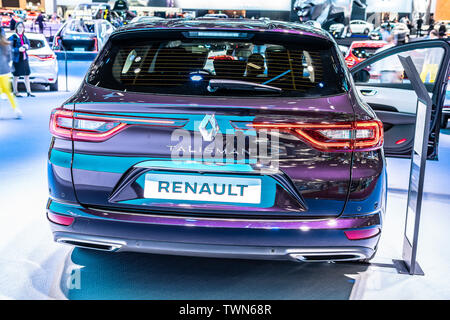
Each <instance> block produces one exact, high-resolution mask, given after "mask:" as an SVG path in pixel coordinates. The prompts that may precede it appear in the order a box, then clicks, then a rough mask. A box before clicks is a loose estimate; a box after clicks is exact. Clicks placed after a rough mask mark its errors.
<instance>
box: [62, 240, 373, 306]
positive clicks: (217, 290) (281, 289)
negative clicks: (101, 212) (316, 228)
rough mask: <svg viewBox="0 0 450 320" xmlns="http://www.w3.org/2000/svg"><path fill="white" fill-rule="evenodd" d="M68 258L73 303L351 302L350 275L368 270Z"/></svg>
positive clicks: (79, 254)
mask: <svg viewBox="0 0 450 320" xmlns="http://www.w3.org/2000/svg"><path fill="white" fill-rule="evenodd" d="M68 258H69V259H70V260H69V263H66V270H65V271H64V272H63V275H66V277H63V276H62V277H61V282H60V284H61V289H62V291H63V292H64V294H65V295H66V297H67V298H69V299H227V300H228V299H230V300H232V299H348V298H349V297H350V294H351V291H352V288H353V285H354V283H355V280H354V279H353V278H352V275H354V276H356V275H357V274H358V273H360V272H364V271H366V270H367V268H368V265H367V264H366V265H365V264H358V263H296V262H290V261H260V260H238V259H216V258H198V257H181V256H165V255H155V254H142V253H109V252H101V251H92V250H86V249H79V248H75V249H74V250H73V251H72V253H71V255H70V256H69V257H68ZM68 269H71V270H68ZM68 287H69V288H68ZM70 287H72V288H70ZM65 288H67V289H65Z"/></svg>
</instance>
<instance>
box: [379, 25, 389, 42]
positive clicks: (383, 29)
mask: <svg viewBox="0 0 450 320" xmlns="http://www.w3.org/2000/svg"><path fill="white" fill-rule="evenodd" d="M380 33H381V40H383V41H387V38H388V37H389V36H390V35H391V33H390V32H389V31H388V30H387V29H386V27H385V26H381V27H380Z"/></svg>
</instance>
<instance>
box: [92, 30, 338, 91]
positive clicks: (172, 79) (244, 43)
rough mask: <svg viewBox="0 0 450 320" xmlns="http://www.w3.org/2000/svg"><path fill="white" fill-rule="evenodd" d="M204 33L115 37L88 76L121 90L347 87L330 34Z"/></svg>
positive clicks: (299, 89)
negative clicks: (321, 36)
mask: <svg viewBox="0 0 450 320" xmlns="http://www.w3.org/2000/svg"><path fill="white" fill-rule="evenodd" d="M129 34H131V33H129ZM189 34H194V36H189ZM199 34H205V35H206V36H204V37H202V36H199ZM208 34H209V32H201V31H200V32H167V34H166V35H165V36H161V35H160V36H159V38H160V39H154V40H152V37H151V36H148V35H147V36H146V37H139V38H135V39H129V37H127V39H125V38H120V39H116V40H114V39H113V40H112V41H110V42H108V43H107V45H106V46H105V48H104V49H103V51H102V52H101V53H100V55H99V57H98V59H97V60H96V62H95V64H94V65H93V66H92V67H91V69H90V71H89V74H88V77H87V81H88V83H90V84H92V85H95V86H99V87H104V88H109V89H114V90H121V91H133V92H141V93H154V94H181V95H204V96H209V95H226V96H230V95H231V96H233V95H238V96H249V95H251V96H254V95H281V96H301V97H315V96H326V95H334V94H339V93H342V92H344V90H345V89H344V88H345V87H346V85H345V84H344V82H345V76H344V74H343V69H342V67H341V64H340V62H339V59H338V58H337V55H336V52H335V49H334V46H333V45H332V43H331V42H329V40H326V39H320V40H319V39H315V38H314V37H309V38H310V39H302V41H293V39H296V38H295V37H292V36H290V37H287V36H283V35H282V34H280V33H272V34H274V35H271V36H270V37H269V36H263V35H261V34H258V35H256V34H254V35H251V34H244V35H245V36H242V39H241V38H239V37H240V36H239V35H240V34H241V33H238V32H235V33H233V35H234V36H235V37H236V38H238V39H233V38H230V39H229V38H228V33H226V32H219V33H218V32H211V36H208ZM218 34H219V35H218ZM236 35H237V36H236ZM230 37H231V36H230ZM297 38H300V37H297Z"/></svg>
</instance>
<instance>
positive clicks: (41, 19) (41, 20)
mask: <svg viewBox="0 0 450 320" xmlns="http://www.w3.org/2000/svg"><path fill="white" fill-rule="evenodd" d="M35 23H37V25H38V26H39V33H44V15H43V14H42V12H39V15H38V16H37V18H36V21H35Z"/></svg>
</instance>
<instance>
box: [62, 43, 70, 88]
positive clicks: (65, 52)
mask: <svg viewBox="0 0 450 320" xmlns="http://www.w3.org/2000/svg"><path fill="white" fill-rule="evenodd" d="M63 50H64V70H65V74H66V92H69V81H68V78H67V73H68V72H67V51H66V48H64V47H63Z"/></svg>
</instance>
